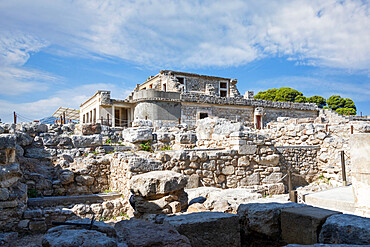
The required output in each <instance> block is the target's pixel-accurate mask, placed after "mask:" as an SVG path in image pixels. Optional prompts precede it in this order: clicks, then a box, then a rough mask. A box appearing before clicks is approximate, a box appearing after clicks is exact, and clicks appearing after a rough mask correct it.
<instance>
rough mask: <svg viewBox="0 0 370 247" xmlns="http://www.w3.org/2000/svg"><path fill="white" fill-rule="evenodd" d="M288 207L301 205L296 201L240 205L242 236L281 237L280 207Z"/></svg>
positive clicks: (277, 238) (276, 238)
mask: <svg viewBox="0 0 370 247" xmlns="http://www.w3.org/2000/svg"><path fill="white" fill-rule="evenodd" d="M290 207H302V205H300V204H296V203H250V204H242V205H240V206H239V208H238V215H239V217H240V222H241V229H242V231H243V233H244V236H246V237H247V238H251V237H252V236H253V235H255V236H257V237H261V236H262V237H263V238H268V239H271V240H279V239H280V237H281V228H280V214H281V209H283V208H290ZM246 242H248V240H246Z"/></svg>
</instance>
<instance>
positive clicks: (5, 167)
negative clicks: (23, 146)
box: [0, 134, 27, 232]
mask: <svg viewBox="0 0 370 247" xmlns="http://www.w3.org/2000/svg"><path fill="white" fill-rule="evenodd" d="M15 149H16V135H14V134H0V212H1V213H0V231H1V232H3V231H10V230H15V229H16V226H17V224H18V223H19V221H20V219H21V217H22V214H23V211H24V210H25V209H26V202H27V186H26V185H25V184H24V183H22V182H21V178H22V175H23V174H22V171H21V169H20V165H19V164H18V163H16V162H15Z"/></svg>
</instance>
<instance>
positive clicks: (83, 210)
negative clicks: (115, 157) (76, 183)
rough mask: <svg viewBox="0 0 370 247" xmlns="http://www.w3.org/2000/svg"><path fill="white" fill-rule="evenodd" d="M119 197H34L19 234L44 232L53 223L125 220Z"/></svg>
mask: <svg viewBox="0 0 370 247" xmlns="http://www.w3.org/2000/svg"><path fill="white" fill-rule="evenodd" d="M126 211H127V206H126V205H124V203H123V199H122V197H121V195H120V194H115V193H110V194H98V195H89V196H67V197H48V198H34V199H29V200H28V207H27V209H26V210H25V211H24V213H23V217H22V220H21V221H19V223H18V225H17V229H18V231H20V232H28V231H31V232H44V231H46V230H47V229H49V228H51V227H53V226H54V225H53V224H52V222H53V221H58V222H65V221H70V220H76V219H81V218H90V219H91V218H92V217H93V216H94V217H95V220H96V221H99V220H109V219H111V218H116V217H120V216H121V218H124V217H126V216H127V215H126V214H125V213H126Z"/></svg>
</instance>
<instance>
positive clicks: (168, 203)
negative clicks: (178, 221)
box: [133, 195, 181, 214]
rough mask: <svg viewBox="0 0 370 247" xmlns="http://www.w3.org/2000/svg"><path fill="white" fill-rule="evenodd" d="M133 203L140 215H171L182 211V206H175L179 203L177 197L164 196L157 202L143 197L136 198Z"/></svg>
mask: <svg viewBox="0 0 370 247" xmlns="http://www.w3.org/2000/svg"><path fill="white" fill-rule="evenodd" d="M133 201H134V205H135V210H136V211H137V212H138V213H140V214H171V213H178V212H180V211H181V204H180V208H177V207H176V206H175V205H174V204H173V203H175V202H178V197H177V196H175V195H168V196H164V197H162V198H160V199H156V200H146V199H145V198H143V197H141V196H135V197H134V199H133ZM178 203H180V202H178Z"/></svg>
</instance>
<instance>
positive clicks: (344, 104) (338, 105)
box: [326, 95, 356, 115]
mask: <svg viewBox="0 0 370 247" xmlns="http://www.w3.org/2000/svg"><path fill="white" fill-rule="evenodd" d="M326 103H328V106H329V107H330V108H331V109H333V110H335V111H336V112H337V113H339V114H343V115H348V113H349V114H350V115H356V106H355V103H354V102H353V100H351V99H348V98H347V99H343V98H342V97H340V96H339V95H332V96H330V97H329V99H327V101H326Z"/></svg>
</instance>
